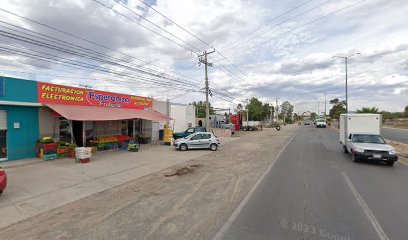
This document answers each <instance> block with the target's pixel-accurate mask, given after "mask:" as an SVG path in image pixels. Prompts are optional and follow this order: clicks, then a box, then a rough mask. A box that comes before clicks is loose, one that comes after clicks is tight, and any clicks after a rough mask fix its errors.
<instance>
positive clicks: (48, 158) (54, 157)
mask: <svg viewBox="0 0 408 240" xmlns="http://www.w3.org/2000/svg"><path fill="white" fill-rule="evenodd" d="M42 159H43V160H44V161H50V160H55V159H57V154H49V155H43V158H42Z"/></svg>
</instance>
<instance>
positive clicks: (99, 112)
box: [45, 104, 172, 122]
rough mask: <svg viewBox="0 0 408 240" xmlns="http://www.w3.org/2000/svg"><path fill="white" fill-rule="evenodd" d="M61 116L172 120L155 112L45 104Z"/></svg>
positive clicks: (93, 118) (100, 119)
mask: <svg viewBox="0 0 408 240" xmlns="http://www.w3.org/2000/svg"><path fill="white" fill-rule="evenodd" d="M45 105H46V106H47V107H49V108H51V109H52V110H54V111H55V112H57V113H59V114H60V115H61V116H63V117H65V118H66V119H69V120H76V121H112V120H124V119H133V118H141V119H146V120H152V121H156V122H162V121H167V120H171V119H172V118H170V117H168V116H166V115H164V114H161V113H159V112H156V111H153V110H137V109H127V108H108V107H88V106H73V105H61V104H45Z"/></svg>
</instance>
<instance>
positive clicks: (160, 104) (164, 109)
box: [152, 99, 170, 116]
mask: <svg viewBox="0 0 408 240" xmlns="http://www.w3.org/2000/svg"><path fill="white" fill-rule="evenodd" d="M152 109H153V110H154V111H157V112H159V113H161V114H164V115H166V116H170V103H169V102H167V101H158V100H154V99H153V107H152Z"/></svg>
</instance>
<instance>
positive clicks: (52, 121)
mask: <svg viewBox="0 0 408 240" xmlns="http://www.w3.org/2000/svg"><path fill="white" fill-rule="evenodd" d="M38 117H39V121H40V137H56V131H55V125H56V117H54V116H53V115H52V110H51V109H49V108H45V107H41V108H39V112H38ZM58 135H59V134H58Z"/></svg>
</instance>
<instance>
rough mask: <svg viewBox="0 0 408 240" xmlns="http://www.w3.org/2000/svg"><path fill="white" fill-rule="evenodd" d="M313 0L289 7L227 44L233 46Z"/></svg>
mask: <svg viewBox="0 0 408 240" xmlns="http://www.w3.org/2000/svg"><path fill="white" fill-rule="evenodd" d="M313 1H315V0H308V1H305V2H303V3H301V4H299V5H297V6H296V7H294V8H291V9H289V10H288V11H286V12H284V13H282V14H280V15H278V16H276V17H274V18H272V19H270V20H268V22H267V23H265V24H263V25H262V26H261V27H259V28H257V29H255V30H253V31H251V32H250V33H248V34H246V35H245V36H243V37H240V38H238V39H237V40H234V41H232V42H230V43H228V44H226V46H231V45H232V44H234V43H236V42H239V41H240V40H242V39H244V38H246V37H248V36H250V35H252V34H253V33H256V32H258V31H260V30H261V29H263V28H265V27H267V26H268V24H269V23H270V22H272V21H274V20H276V19H278V18H280V17H282V16H285V15H287V14H288V13H291V12H293V11H295V10H296V9H298V8H301V7H303V6H304V5H306V4H308V3H310V2H313Z"/></svg>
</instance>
